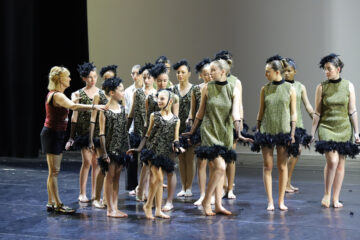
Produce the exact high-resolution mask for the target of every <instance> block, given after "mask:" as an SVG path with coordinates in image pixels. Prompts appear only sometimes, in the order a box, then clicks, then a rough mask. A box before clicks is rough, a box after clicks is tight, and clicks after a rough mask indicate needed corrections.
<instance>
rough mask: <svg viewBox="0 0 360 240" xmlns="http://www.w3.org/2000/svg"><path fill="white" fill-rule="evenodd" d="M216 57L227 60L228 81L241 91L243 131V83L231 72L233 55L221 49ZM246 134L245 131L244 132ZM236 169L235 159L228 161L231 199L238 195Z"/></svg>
mask: <svg viewBox="0 0 360 240" xmlns="http://www.w3.org/2000/svg"><path fill="white" fill-rule="evenodd" d="M214 59H223V60H225V61H226V63H227V64H228V66H226V68H225V69H226V76H227V81H228V82H229V83H230V84H232V85H234V86H235V87H236V88H237V89H238V90H239V93H240V97H239V99H240V102H239V111H240V119H241V120H242V124H241V131H243V125H244V110H243V104H242V84H241V82H240V80H239V79H238V78H237V77H236V76H234V75H232V74H231V71H230V70H231V68H232V66H233V57H232V54H231V53H230V52H229V51H227V50H222V51H219V52H218V53H217V54H216V55H215V58H214ZM233 134H234V143H233V149H234V150H236V142H237V141H236V139H238V137H237V135H236V131H235V130H234V131H233ZM243 134H244V133H243ZM235 171H236V165H235V161H233V162H230V163H227V164H226V178H225V179H224V196H225V197H227V198H229V199H235V198H236V196H235V194H234V181H235Z"/></svg>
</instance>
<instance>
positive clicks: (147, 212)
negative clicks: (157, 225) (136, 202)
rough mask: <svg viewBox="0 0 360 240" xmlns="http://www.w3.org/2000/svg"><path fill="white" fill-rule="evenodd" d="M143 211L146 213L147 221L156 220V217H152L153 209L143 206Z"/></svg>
mask: <svg viewBox="0 0 360 240" xmlns="http://www.w3.org/2000/svg"><path fill="white" fill-rule="evenodd" d="M143 210H144V213H145V216H146V218H147V219H150V220H154V219H155V218H154V216H153V215H152V208H151V207H150V208H148V207H146V205H144V206H143Z"/></svg>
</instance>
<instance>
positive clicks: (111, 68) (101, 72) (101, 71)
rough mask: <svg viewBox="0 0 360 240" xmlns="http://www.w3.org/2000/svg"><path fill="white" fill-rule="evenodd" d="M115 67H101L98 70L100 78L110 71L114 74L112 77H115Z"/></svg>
mask: <svg viewBox="0 0 360 240" xmlns="http://www.w3.org/2000/svg"><path fill="white" fill-rule="evenodd" d="M117 67H118V66H117V65H109V66H106V67H103V68H101V70H100V76H101V77H103V76H104V74H105V73H106V72H107V71H112V72H113V73H114V76H115V77H116V69H117Z"/></svg>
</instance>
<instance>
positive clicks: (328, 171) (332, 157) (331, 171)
mask: <svg viewBox="0 0 360 240" xmlns="http://www.w3.org/2000/svg"><path fill="white" fill-rule="evenodd" d="M325 158H326V165H325V168H324V181H325V191H324V197H323V199H322V200H321V205H322V206H324V207H327V208H328V207H330V197H331V188H332V185H333V183H334V179H335V174H336V169H337V167H338V163H339V153H338V152H337V151H330V152H326V153H325Z"/></svg>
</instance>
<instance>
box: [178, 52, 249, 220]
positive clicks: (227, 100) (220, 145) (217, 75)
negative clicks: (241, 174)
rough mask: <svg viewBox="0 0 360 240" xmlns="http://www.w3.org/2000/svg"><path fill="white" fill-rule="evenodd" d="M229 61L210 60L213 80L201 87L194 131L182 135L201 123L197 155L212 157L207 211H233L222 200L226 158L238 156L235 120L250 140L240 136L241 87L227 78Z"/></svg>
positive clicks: (205, 198)
mask: <svg viewBox="0 0 360 240" xmlns="http://www.w3.org/2000/svg"><path fill="white" fill-rule="evenodd" d="M226 65H227V63H226V62H225V61H224V60H222V59H219V60H215V61H213V62H211V65H210V69H211V78H212V79H213V80H214V81H211V82H209V83H207V84H206V85H205V86H204V87H203V89H202V90H201V103H200V107H199V111H198V112H197V114H196V118H195V121H194V124H193V127H192V128H191V131H190V132H188V133H184V134H183V136H189V135H193V134H194V133H195V132H196V129H197V128H198V127H199V125H200V122H201V121H202V124H201V129H200V131H201V146H200V147H198V148H197V149H196V150H195V154H196V155H197V157H198V158H201V159H207V160H209V167H210V180H209V183H208V186H207V189H206V193H205V197H204V200H203V201H202V206H203V208H204V211H205V215H207V216H212V215H215V214H216V213H221V214H226V215H230V214H231V212H230V211H228V210H226V209H225V208H224V207H223V206H222V203H221V199H222V197H223V183H224V176H225V169H226V166H225V161H226V162H231V161H235V160H236V153H235V151H233V150H232V149H231V148H232V144H233V134H232V131H233V130H232V129H233V123H232V120H233V121H234V124H235V129H236V131H238V134H239V138H241V139H242V140H243V141H251V140H250V139H245V138H243V137H242V136H241V132H240V125H241V120H240V114H239V105H238V104H239V102H240V100H239V96H240V95H239V91H238V89H237V88H236V87H234V86H233V85H231V84H229V83H228V81H227V80H226V70H225V68H226ZM214 191H215V213H214V212H213V211H212V209H211V196H212V195H213V193H214Z"/></svg>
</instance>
